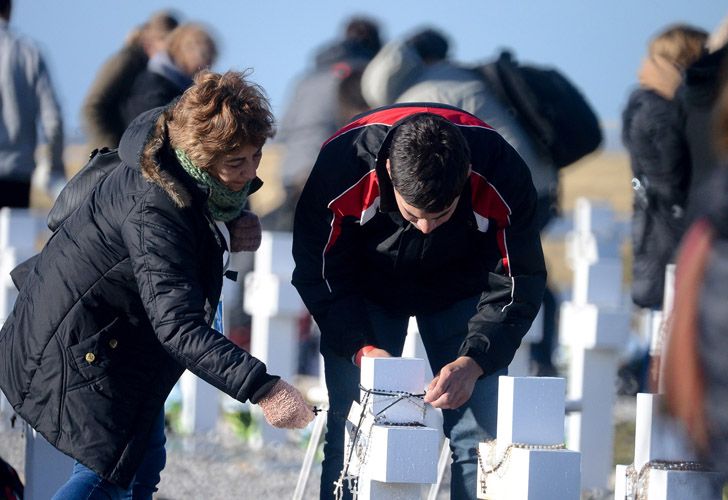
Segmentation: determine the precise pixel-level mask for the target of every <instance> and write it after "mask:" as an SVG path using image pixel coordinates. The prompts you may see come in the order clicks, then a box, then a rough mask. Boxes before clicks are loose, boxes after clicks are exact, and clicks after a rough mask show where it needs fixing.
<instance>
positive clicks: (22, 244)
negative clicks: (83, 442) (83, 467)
mask: <svg viewBox="0 0 728 500" xmlns="http://www.w3.org/2000/svg"><path fill="white" fill-rule="evenodd" d="M46 215H47V214H46V213H44V212H42V211H35V210H28V209H19V208H7V207H4V208H0V326H2V324H3V323H4V322H5V320H6V319H7V317H8V315H9V314H10V312H11V311H12V308H13V304H14V303H15V299H16V298H17V296H18V292H17V290H16V289H15V285H14V284H13V282H12V280H11V279H10V271H11V270H12V269H14V268H15V266H17V265H18V264H20V263H21V262H23V261H24V260H26V259H28V258H30V257H32V256H33V255H34V254H36V253H38V251H39V249H40V247H41V246H42V245H43V244H44V242H45V240H46V239H47V238H48V235H49V230H48V228H47V226H46ZM12 417H13V411H12V408H11V407H10V403H8V401H7V400H6V399H5V396H4V395H3V394H2V393H0V422H2V423H1V424H0V426H2V427H5V426H8V425H9V421H10V419H11V418H12ZM15 428H16V429H18V431H19V432H20V431H22V430H24V431H25V492H24V498H26V499H27V500H46V499H48V498H51V497H52V496H53V494H54V493H55V491H56V490H57V489H58V488H59V487H60V486H61V485H63V484H64V483H65V482H66V481H67V480H68V478H69V476H70V475H71V469H72V468H73V460H72V459H71V458H69V457H68V456H66V455H64V454H63V453H61V452H60V451H58V450H56V449H55V448H54V447H53V446H51V445H50V444H49V443H48V442H47V441H46V440H45V439H44V438H43V436H41V435H40V434H38V433H36V432H35V431H34V430H33V429H31V428H30V427H27V426H26V425H25V424H24V423H22V422H21V421H20V420H17V423H16V424H15Z"/></svg>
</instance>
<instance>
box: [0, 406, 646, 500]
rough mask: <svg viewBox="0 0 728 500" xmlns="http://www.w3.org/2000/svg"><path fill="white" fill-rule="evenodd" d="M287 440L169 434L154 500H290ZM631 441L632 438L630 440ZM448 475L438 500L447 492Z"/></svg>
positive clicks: (3, 427) (299, 459) (7, 431)
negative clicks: (258, 442)
mask: <svg viewBox="0 0 728 500" xmlns="http://www.w3.org/2000/svg"><path fill="white" fill-rule="evenodd" d="M634 416H635V411H634V398H630V397H620V398H619V399H618V401H617V404H616V405H615V418H616V420H617V422H624V421H630V420H631V421H634ZM19 427H20V426H16V428H15V429H11V428H10V427H9V426H8V425H7V419H5V420H3V421H2V422H0V456H2V457H3V458H4V459H5V460H6V461H8V462H9V463H10V464H11V465H13V466H14V467H15V468H16V469H17V470H18V473H19V474H20V476H21V478H23V477H24V467H23V466H24V455H23V454H24V439H25V438H24V435H23V433H22V431H21V430H20V429H19ZM290 437H291V439H290V442H288V443H286V444H278V445H269V446H263V447H258V446H255V447H254V446H251V445H250V444H249V443H248V442H246V441H244V440H243V439H241V438H240V437H239V436H238V435H237V434H236V433H235V432H234V430H233V428H232V426H230V425H229V424H228V423H227V422H226V421H225V420H221V421H220V424H219V425H218V428H217V429H216V431H215V432H213V433H210V434H207V435H202V436H196V437H183V436H180V435H178V434H174V433H168V435H167V439H168V441H167V466H166V468H165V470H164V471H163V472H162V481H161V483H160V486H159V493H158V495H157V496H156V498H157V499H158V500H178V499H179V500H181V499H193V500H196V499H206V500H217V499H229V498H241V499H256V500H268V499H279V500H283V499H288V498H291V497H292V496H293V492H294V491H295V488H296V482H297V480H298V473H299V470H300V468H301V464H302V463H303V457H304V454H305V451H306V450H305V446H306V444H305V441H306V435H305V434H304V433H301V432H299V433H292V434H291V436H290ZM632 439H633V438H632ZM320 471H321V464H320V454H319V460H316V462H315V463H314V466H313V469H312V471H311V477H310V479H309V481H308V485H307V488H306V493H305V495H304V498H306V499H315V498H318V490H319V485H318V477H319V474H320ZM447 475H448V474H447V473H446V477H445V481H444V483H443V488H442V489H441V491H440V494H439V495H438V500H444V499H447V498H448V497H449V495H448V494H447V486H448V483H447V481H448V478H447ZM609 493H610V492H593V493H592V494H588V495H585V496H584V497H583V498H591V499H596V498H609V497H610V495H609Z"/></svg>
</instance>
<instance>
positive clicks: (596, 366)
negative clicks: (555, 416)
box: [566, 349, 619, 489]
mask: <svg viewBox="0 0 728 500" xmlns="http://www.w3.org/2000/svg"><path fill="white" fill-rule="evenodd" d="M618 362H619V354H618V352H617V351H616V350H600V349H573V350H572V353H571V361H570V366H569V374H570V375H569V385H568V391H567V393H568V399H569V400H578V401H580V402H581V411H580V412H575V413H570V414H569V415H568V416H567V419H566V423H567V439H566V442H567V445H568V447H569V448H570V449H573V450H577V451H581V452H582V474H581V479H582V488H584V489H587V488H606V487H607V486H608V482H609V476H610V474H611V472H612V470H613V469H612V466H613V464H612V453H613V451H612V448H613V439H614V417H613V408H614V401H615V399H616V386H615V381H616V376H617V365H618Z"/></svg>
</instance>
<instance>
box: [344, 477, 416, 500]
mask: <svg viewBox="0 0 728 500" xmlns="http://www.w3.org/2000/svg"><path fill="white" fill-rule="evenodd" d="M422 491H423V486H422V485H421V484H411V483H410V484H408V483H383V482H381V481H375V480H374V479H371V478H368V477H365V476H360V477H359V495H358V497H357V498H358V500H421V498H422Z"/></svg>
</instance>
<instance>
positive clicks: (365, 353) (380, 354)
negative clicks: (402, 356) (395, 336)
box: [354, 345, 392, 368]
mask: <svg viewBox="0 0 728 500" xmlns="http://www.w3.org/2000/svg"><path fill="white" fill-rule="evenodd" d="M363 357H367V358H391V357H392V355H391V354H389V353H388V352H387V351H385V350H384V349H380V348H378V347H374V346H373V345H366V346H364V347H362V348H361V349H359V351H357V353H356V354H355V355H354V364H355V365H356V366H358V367H360V368H361V358H363Z"/></svg>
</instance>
